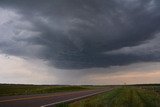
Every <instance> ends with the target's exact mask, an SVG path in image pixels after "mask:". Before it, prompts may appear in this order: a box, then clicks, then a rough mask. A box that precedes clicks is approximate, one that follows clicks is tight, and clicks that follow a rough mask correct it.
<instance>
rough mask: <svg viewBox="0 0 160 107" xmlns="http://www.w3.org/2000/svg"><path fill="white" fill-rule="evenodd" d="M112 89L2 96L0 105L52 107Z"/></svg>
mask: <svg viewBox="0 0 160 107" xmlns="http://www.w3.org/2000/svg"><path fill="white" fill-rule="evenodd" d="M110 90H111V88H107V89H97V90H87V91H77V92H61V93H53V94H41V95H21V96H8V97H0V107H51V106H54V105H55V104H58V103H61V102H70V101H74V100H78V99H82V98H85V97H89V96H92V95H95V94H99V93H102V92H104V91H110Z"/></svg>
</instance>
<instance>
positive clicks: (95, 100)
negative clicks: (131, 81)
mask: <svg viewBox="0 0 160 107" xmlns="http://www.w3.org/2000/svg"><path fill="white" fill-rule="evenodd" d="M56 107H160V95H159V94H157V93H156V92H153V91H150V90H144V89H140V88H137V87H122V88H117V89H114V90H112V91H110V92H106V93H103V94H99V95H96V96H93V97H90V98H86V99H83V100H80V101H76V102H73V103H70V104H66V103H64V104H59V105H57V106H56Z"/></svg>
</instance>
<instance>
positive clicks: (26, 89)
mask: <svg viewBox="0 0 160 107" xmlns="http://www.w3.org/2000/svg"><path fill="white" fill-rule="evenodd" d="M86 89H92V87H89V86H50V85H15V84H0V96H11V95H30V94H44V93H55V92H64V91H67V92H68V91H79V90H86Z"/></svg>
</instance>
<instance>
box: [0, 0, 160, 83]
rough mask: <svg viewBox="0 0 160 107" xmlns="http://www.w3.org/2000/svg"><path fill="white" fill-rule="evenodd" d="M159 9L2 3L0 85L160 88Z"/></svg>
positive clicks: (129, 1) (130, 3)
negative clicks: (157, 85) (137, 85)
mask: <svg viewBox="0 0 160 107" xmlns="http://www.w3.org/2000/svg"><path fill="white" fill-rule="evenodd" d="M159 10H160V1H159V0H45V1H44V0H0V83H26V84H27V83H30V84H124V83H128V84H131V83H159V82H160V12H159Z"/></svg>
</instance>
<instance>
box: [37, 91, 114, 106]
mask: <svg viewBox="0 0 160 107" xmlns="http://www.w3.org/2000/svg"><path fill="white" fill-rule="evenodd" d="M110 90H112V89H110ZM110 90H105V91H101V92H97V93H93V94H89V95H84V96H81V97H76V98H72V99H68V100H63V101H59V102H55V103H50V104H46V105H42V106H40V107H48V106H53V105H57V104H60V103H66V102H71V101H75V100H79V99H83V98H86V97H90V96H93V95H96V94H100V93H103V92H106V91H110Z"/></svg>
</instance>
